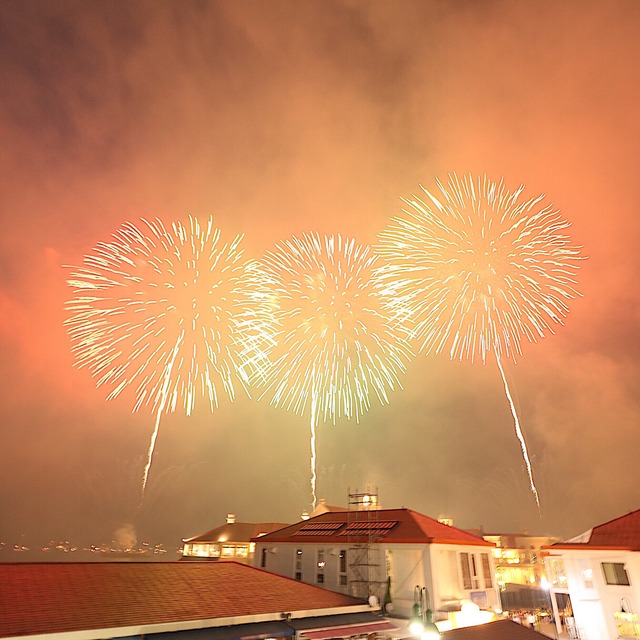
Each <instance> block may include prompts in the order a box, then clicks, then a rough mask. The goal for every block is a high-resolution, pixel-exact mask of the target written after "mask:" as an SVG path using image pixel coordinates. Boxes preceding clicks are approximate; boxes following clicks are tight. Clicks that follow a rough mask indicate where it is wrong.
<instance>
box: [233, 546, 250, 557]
mask: <svg viewBox="0 0 640 640" xmlns="http://www.w3.org/2000/svg"><path fill="white" fill-rule="evenodd" d="M236 556H237V557H238V558H247V557H248V556H249V547H248V546H247V545H246V544H239V545H238V546H237V547H236Z"/></svg>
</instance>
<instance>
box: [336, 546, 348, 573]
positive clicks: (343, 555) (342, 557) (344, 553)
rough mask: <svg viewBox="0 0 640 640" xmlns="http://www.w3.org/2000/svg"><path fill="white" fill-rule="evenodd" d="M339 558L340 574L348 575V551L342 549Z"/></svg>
mask: <svg viewBox="0 0 640 640" xmlns="http://www.w3.org/2000/svg"><path fill="white" fill-rule="evenodd" d="M338 558H339V560H340V573H347V550H346V549H340V555H339V556H338Z"/></svg>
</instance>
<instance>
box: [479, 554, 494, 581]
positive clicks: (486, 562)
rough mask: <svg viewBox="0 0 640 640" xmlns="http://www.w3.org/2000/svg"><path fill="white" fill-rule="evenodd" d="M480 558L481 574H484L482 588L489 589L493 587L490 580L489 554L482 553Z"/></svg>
mask: <svg viewBox="0 0 640 640" xmlns="http://www.w3.org/2000/svg"><path fill="white" fill-rule="evenodd" d="M481 557H482V573H484V587H485V589H491V588H492V587H493V580H492V579H491V565H490V564H489V554H488V553H483V554H482V555H481Z"/></svg>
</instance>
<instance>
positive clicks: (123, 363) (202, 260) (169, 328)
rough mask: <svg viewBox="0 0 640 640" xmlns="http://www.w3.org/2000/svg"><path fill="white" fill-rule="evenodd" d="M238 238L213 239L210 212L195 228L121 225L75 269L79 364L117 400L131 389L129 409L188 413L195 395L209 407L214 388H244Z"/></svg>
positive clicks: (73, 319) (72, 324) (216, 234)
mask: <svg viewBox="0 0 640 640" xmlns="http://www.w3.org/2000/svg"><path fill="white" fill-rule="evenodd" d="M241 240H242V237H241V236H236V237H235V238H234V239H233V241H232V242H230V243H228V244H227V243H224V244H223V243H222V242H221V241H220V230H219V229H217V228H216V227H214V225H213V219H212V218H209V220H208V222H207V223H206V224H205V225H204V226H201V225H200V223H199V222H198V220H197V219H195V218H190V219H189V225H188V226H185V225H183V224H182V223H180V222H174V223H173V224H172V225H171V226H170V227H168V228H167V227H166V226H165V225H164V224H163V223H162V222H161V221H160V220H158V219H155V220H151V221H147V220H142V225H141V228H138V227H137V226H135V225H133V224H131V223H127V224H124V225H123V226H122V227H121V228H120V229H119V230H117V231H116V232H115V233H114V234H113V236H112V241H111V242H108V243H99V244H98V245H97V246H96V247H95V249H94V250H93V252H92V253H91V254H90V255H87V256H86V257H85V259H84V266H82V267H77V268H74V270H73V272H72V274H71V276H70V278H69V280H68V284H69V285H70V286H71V287H72V288H73V294H74V295H73V298H72V299H71V300H70V301H69V302H68V304H67V309H68V311H69V312H70V314H71V315H70V317H69V318H68V319H67V321H66V325H67V328H68V332H69V334H70V336H71V340H72V343H73V352H74V354H75V357H76V362H77V365H78V366H80V367H86V368H88V369H89V370H90V371H91V373H92V374H93V375H94V376H95V378H96V380H97V385H98V386H105V387H106V388H108V389H109V393H108V398H109V399H111V398H115V397H117V396H119V395H120V394H123V393H125V392H126V390H129V389H133V390H134V395H135V398H134V400H133V410H134V411H137V410H138V409H140V408H141V407H142V406H148V407H150V409H151V411H153V413H154V414H155V415H156V427H155V430H154V433H153V437H152V440H151V446H150V448H149V458H148V464H147V467H146V469H145V474H144V480H143V492H144V487H145V485H146V480H147V475H148V472H149V467H150V464H151V457H152V454H153V448H154V445H155V439H156V436H157V433H158V426H159V422H160V416H161V415H162V414H163V413H170V412H173V411H175V410H176V409H178V408H182V409H184V411H185V413H186V414H187V415H189V414H190V413H191V412H192V410H193V408H194V406H195V403H196V399H197V398H198V397H203V398H205V399H206V401H207V402H208V404H209V406H210V408H211V410H212V411H213V410H214V409H215V408H217V406H218V399H219V394H220V391H222V392H223V393H224V394H226V395H227V396H228V397H229V398H230V399H231V400H233V398H234V394H235V389H236V387H237V386H241V387H242V386H244V380H243V378H242V377H241V376H240V375H239V374H238V371H239V369H238V366H237V364H236V362H237V360H236V355H237V350H236V344H237V343H238V341H240V342H242V340H241V339H240V340H239V334H241V333H242V323H241V322H240V320H238V319H237V318H236V316H235V314H234V311H235V309H234V307H235V305H237V304H238V302H237V298H238V296H239V294H240V290H241V285H240V284H239V283H240V277H241V275H242V273H243V267H242V264H241V254H242V252H241V251H240V249H239V245H240V242H241Z"/></svg>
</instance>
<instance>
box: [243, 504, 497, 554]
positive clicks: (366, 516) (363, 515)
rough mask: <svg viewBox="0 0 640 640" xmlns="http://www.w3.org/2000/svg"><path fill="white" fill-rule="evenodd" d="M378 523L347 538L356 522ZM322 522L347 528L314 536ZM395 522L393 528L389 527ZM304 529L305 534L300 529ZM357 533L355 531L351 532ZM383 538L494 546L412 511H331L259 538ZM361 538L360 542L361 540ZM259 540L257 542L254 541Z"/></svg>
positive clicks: (333, 540) (341, 540)
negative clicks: (378, 536) (350, 525)
mask: <svg viewBox="0 0 640 640" xmlns="http://www.w3.org/2000/svg"><path fill="white" fill-rule="evenodd" d="M355 522H357V523H367V522H368V523H372V526H373V525H375V523H376V522H377V523H379V525H380V527H379V529H375V528H373V529H370V530H364V529H363V531H366V532H365V533H363V534H361V535H359V536H358V535H357V534H356V533H354V535H345V533H344V532H345V531H346V525H348V524H353V523H355ZM321 523H342V524H343V525H345V526H344V527H340V528H338V529H336V530H331V529H324V530H322V531H319V532H318V534H317V535H313V532H312V530H311V529H312V526H314V525H316V526H317V525H319V524H321ZM390 523H393V526H391V525H390ZM302 529H304V530H303V531H302V532H301V530H302ZM351 530H352V531H354V529H353V528H352V529H351ZM370 534H371V535H380V539H384V541H385V543H391V544H398V543H399V544H403V543H404V544H466V545H474V546H484V547H494V546H495V545H494V544H493V543H492V542H487V541H486V540H483V539H482V538H479V537H478V536H474V535H473V534H471V533H468V532H466V531H463V530H462V529H456V528H455V527H451V526H449V525H446V524H442V523H441V522H438V521H437V520H434V519H433V518H429V517H428V516H424V515H422V514H420V513H417V512H416V511H412V510H411V509H378V510H376V511H355V512H354V511H351V512H328V513H323V514H321V515H319V516H315V517H314V518H309V520H304V521H302V522H298V523H296V524H293V525H290V526H288V527H285V528H284V529H280V530H279V531H275V532H273V533H269V534H267V535H266V536H263V537H262V538H260V541H261V542H262V541H269V542H296V541H299V542H322V543H334V544H338V543H345V542H346V541H354V542H358V541H361V540H365V539H366V538H367V537H368V536H369V535H370ZM359 539H361V540H359ZM254 541H257V540H254Z"/></svg>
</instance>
